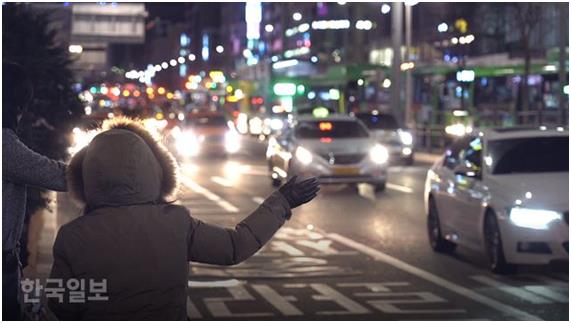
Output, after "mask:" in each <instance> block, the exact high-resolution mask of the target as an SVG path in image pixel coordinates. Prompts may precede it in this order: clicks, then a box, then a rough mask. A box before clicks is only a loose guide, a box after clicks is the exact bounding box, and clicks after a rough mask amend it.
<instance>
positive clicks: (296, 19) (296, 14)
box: [291, 12, 303, 21]
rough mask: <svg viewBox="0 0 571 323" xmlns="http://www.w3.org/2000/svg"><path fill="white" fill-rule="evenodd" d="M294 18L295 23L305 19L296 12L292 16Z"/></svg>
mask: <svg viewBox="0 0 571 323" xmlns="http://www.w3.org/2000/svg"><path fill="white" fill-rule="evenodd" d="M291 17H292V18H293V20H295V21H300V20H301V18H303V16H302V15H301V13H299V12H294V14H293V15H292V16H291Z"/></svg>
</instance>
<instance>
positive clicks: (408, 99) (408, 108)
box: [404, 4, 415, 128]
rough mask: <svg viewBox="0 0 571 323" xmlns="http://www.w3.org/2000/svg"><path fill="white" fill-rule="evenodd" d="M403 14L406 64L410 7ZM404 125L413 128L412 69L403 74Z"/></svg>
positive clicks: (409, 43) (409, 45)
mask: <svg viewBox="0 0 571 323" xmlns="http://www.w3.org/2000/svg"><path fill="white" fill-rule="evenodd" d="M404 10H405V11H404V12H405V14H404V15H405V18H404V19H405V24H406V29H405V30H406V32H405V41H406V51H405V55H404V57H405V60H406V62H407V63H410V62H412V55H411V53H410V49H411V45H412V5H406V4H405V6H404ZM405 77H406V79H405V97H404V102H405V112H404V113H405V118H404V120H405V125H406V126H407V127H411V128H414V126H415V125H414V118H413V116H412V68H410V67H409V68H407V70H406V74H405Z"/></svg>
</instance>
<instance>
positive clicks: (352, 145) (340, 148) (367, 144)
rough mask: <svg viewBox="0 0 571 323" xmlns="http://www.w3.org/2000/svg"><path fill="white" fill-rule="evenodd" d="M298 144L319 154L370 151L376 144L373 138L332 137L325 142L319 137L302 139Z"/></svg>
mask: <svg viewBox="0 0 571 323" xmlns="http://www.w3.org/2000/svg"><path fill="white" fill-rule="evenodd" d="M297 144H298V145H300V146H302V147H304V148H306V149H308V150H310V151H312V152H314V153H316V154H319V155H323V154H329V153H333V154H360V153H368V152H369V151H370V149H371V147H373V145H374V144H375V142H374V140H372V139H371V138H358V139H332V140H331V142H329V143H325V142H322V141H320V140H319V139H301V140H297Z"/></svg>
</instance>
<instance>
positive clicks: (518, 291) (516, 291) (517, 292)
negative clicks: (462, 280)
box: [470, 276, 552, 304]
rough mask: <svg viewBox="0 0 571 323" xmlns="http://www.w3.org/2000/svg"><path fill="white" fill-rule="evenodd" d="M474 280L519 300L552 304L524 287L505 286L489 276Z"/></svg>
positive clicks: (473, 277)
mask: <svg viewBox="0 0 571 323" xmlns="http://www.w3.org/2000/svg"><path fill="white" fill-rule="evenodd" d="M470 278H472V279H473V280H475V281H477V282H480V283H482V284H484V285H487V286H490V287H494V288H497V289H499V290H501V291H502V292H504V293H506V294H510V295H512V296H515V297H517V298H521V299H523V300H525V301H528V302H530V303H533V304H549V303H552V302H551V301H550V300H548V299H545V298H543V297H541V296H538V295H536V294H534V293H531V292H528V291H526V290H525V289H523V287H514V286H510V285H508V284H505V283H503V282H501V281H499V280H497V279H493V278H490V277H487V276H472V277H470Z"/></svg>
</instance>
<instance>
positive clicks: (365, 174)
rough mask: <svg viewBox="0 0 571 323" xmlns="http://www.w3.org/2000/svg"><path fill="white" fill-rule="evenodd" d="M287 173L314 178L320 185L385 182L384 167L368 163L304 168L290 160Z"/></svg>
mask: <svg viewBox="0 0 571 323" xmlns="http://www.w3.org/2000/svg"><path fill="white" fill-rule="evenodd" d="M289 172H290V173H291V174H290V175H292V176H293V175H298V176H302V177H309V176H315V177H317V178H318V179H319V182H320V183H322V184H356V183H371V184H380V183H385V182H386V181H387V167H386V165H377V164H373V163H368V162H366V163H360V164H351V165H326V164H321V163H319V164H317V163H316V164H310V165H307V166H304V165H301V164H300V163H299V162H296V161H295V160H292V163H291V165H290V170H289Z"/></svg>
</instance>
